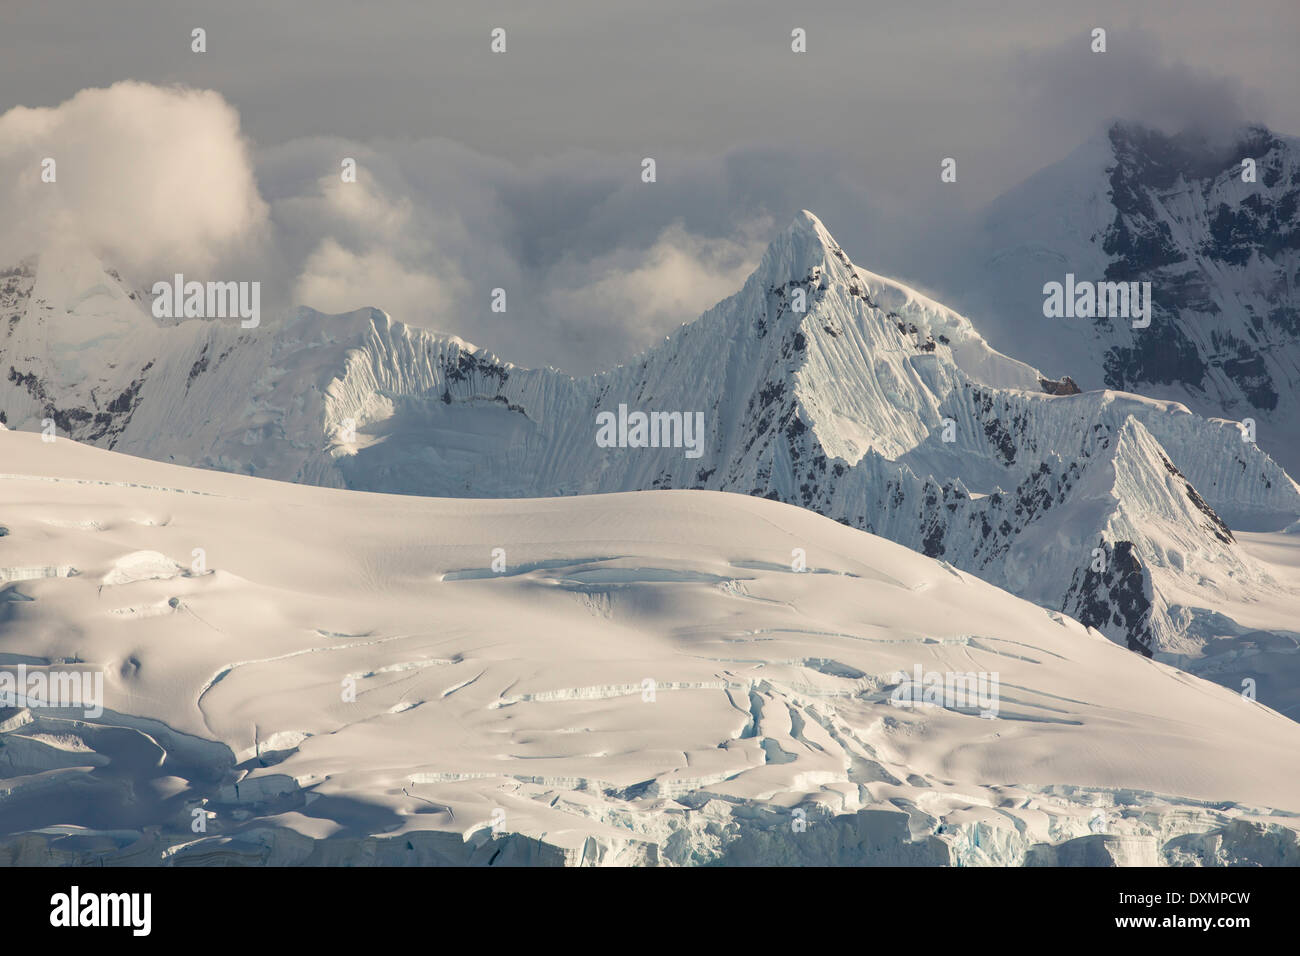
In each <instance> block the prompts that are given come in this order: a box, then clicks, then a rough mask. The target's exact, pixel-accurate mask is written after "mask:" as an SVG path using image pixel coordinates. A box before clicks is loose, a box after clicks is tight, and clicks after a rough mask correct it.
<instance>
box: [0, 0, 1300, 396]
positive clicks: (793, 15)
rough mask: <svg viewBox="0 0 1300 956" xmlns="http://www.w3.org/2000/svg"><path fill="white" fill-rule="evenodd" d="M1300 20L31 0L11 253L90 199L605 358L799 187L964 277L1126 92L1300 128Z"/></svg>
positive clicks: (277, 270)
mask: <svg viewBox="0 0 1300 956" xmlns="http://www.w3.org/2000/svg"><path fill="white" fill-rule="evenodd" d="M1098 26H1100V27H1104V28H1106V30H1107V32H1108V36H1107V41H1108V51H1107V53H1106V54H1105V55H1104V56H1103V55H1095V54H1092V53H1091V52H1090V51H1089V42H1090V37H1089V34H1090V32H1091V30H1092V29H1093V28H1094V27H1098ZM194 27H203V28H204V29H206V31H207V52H205V53H201V54H200V53H194V52H191V49H190V45H191V40H190V31H191V30H192V29H193V28H194ZM494 27H502V28H504V29H505V30H506V35H507V52H506V53H505V54H493V53H491V52H490V50H489V42H490V40H489V33H490V31H491V30H492V28H494ZM795 27H800V28H803V29H804V30H806V31H807V53H804V54H795V53H792V52H791V49H790V43H791V38H790V32H791V30H792V29H793V28H795ZM1298 37H1300V4H1298V3H1296V2H1295V0H1241V2H1233V3H1222V2H1207V0H1143V2H1141V3H1134V2H1133V0H1123V2H1114V3H1111V2H1104V3H1088V2H1082V0H1062V2H1050V0H1024V2H1021V0H1016V2H990V0H983V2H980V0H963V2H927V0H912V2H907V3H888V4H886V3H874V2H864V0H852V2H822V3H816V2H814V3H806V4H800V5H792V4H787V3H771V2H766V0H724V2H701V0H656V2H654V3H636V4H633V3H627V2H613V0H605V2H585V0H582V2H578V0H560V2H557V0H547V2H529V3H492V2H477V3H466V4H460V5H457V6H456V7H452V6H451V5H448V4H441V3H437V2H430V0H369V2H354V0H274V2H268V0H221V2H204V3H200V2H190V0H171V2H168V3H160V2H157V0H42V2H39V3H24V2H20V0H0V175H3V177H4V178H3V179H2V180H0V189H4V190H6V191H5V192H4V193H3V194H0V215H2V216H3V217H4V220H3V221H4V222H5V223H6V225H5V226H3V227H0V229H3V230H5V234H4V235H0V254H3V255H4V256H6V257H11V258H12V257H15V256H17V255H21V254H24V251H23V250H24V248H25V244H26V246H30V245H32V244H33V243H39V242H44V241H46V240H47V238H48V236H47V233H48V234H54V233H66V232H69V231H70V232H74V233H76V234H77V235H78V236H80V237H81V238H84V239H85V240H87V241H90V242H92V243H94V244H95V245H96V246H97V247H99V248H100V249H101V250H103V251H104V253H105V254H106V255H107V256H109V257H110V258H111V259H113V260H114V264H116V265H119V267H122V268H124V269H126V270H128V271H130V272H131V273H132V274H133V275H136V276H138V277H140V279H141V281H144V280H146V279H148V278H149V277H151V276H152V275H154V274H155V273H164V274H165V273H166V272H168V271H170V270H171V269H172V268H173V267H175V268H177V269H179V268H181V267H187V268H190V269H194V270H200V271H202V270H218V271H220V270H223V269H224V270H226V271H227V272H229V271H232V270H233V271H241V270H242V271H241V276H242V274H243V271H249V270H252V271H250V272H249V274H250V275H252V273H253V272H256V271H257V270H262V271H263V272H265V273H266V274H265V275H264V276H263V277H264V279H265V280H266V281H267V282H268V283H269V284H270V285H271V286H273V287H277V288H276V289H275V294H279V295H281V296H282V298H283V299H284V301H289V300H294V301H301V302H304V303H306V304H310V305H313V306H316V307H318V308H322V309H326V310H343V309H346V308H353V307H359V306H362V305H375V306H378V307H381V308H384V309H386V310H388V311H389V312H391V313H392V314H393V315H394V316H395V317H397V318H399V319H403V320H405V321H410V322H412V323H413V324H418V325H423V326H427V327H431V328H437V329H440V330H445V331H450V332H455V333H457V334H460V335H462V336H464V337H466V338H468V339H470V340H471V341H474V342H476V343H477V344H481V345H485V346H487V347H489V348H492V349H493V350H494V351H496V352H498V353H499V354H501V355H502V356H503V357H505V358H508V359H512V360H515V361H519V362H522V363H525V364H554V365H558V366H561V367H564V368H566V369H569V370H571V371H586V370H588V369H590V368H592V367H595V366H598V365H601V364H605V363H608V362H611V361H616V360H618V359H620V358H626V357H628V356H629V355H630V353H631V352H632V351H634V350H636V349H639V348H643V347H645V346H646V345H649V344H651V343H653V342H654V341H655V340H656V339H658V338H660V337H662V335H663V334H664V333H665V332H666V331H668V330H670V329H671V328H672V327H673V326H675V325H676V324H677V323H679V322H681V321H686V320H689V319H690V318H693V317H694V316H695V315H696V314H698V313H699V312H700V311H701V310H703V309H704V308H707V307H708V306H709V305H711V304H712V303H713V302H714V301H716V300H717V299H718V298H721V297H722V296H724V295H725V294H727V293H729V292H730V291H733V290H734V289H735V288H736V287H738V285H739V283H740V281H741V280H743V278H744V275H745V274H746V273H747V272H748V270H749V269H750V268H752V266H753V265H754V263H755V261H756V259H757V257H758V256H759V255H760V254H761V251H762V248H763V245H764V244H765V243H766V241H767V240H768V239H770V238H771V235H772V234H773V233H774V232H775V231H776V230H777V229H779V228H780V227H782V226H784V225H785V224H786V223H787V222H788V221H789V220H790V219H791V218H792V217H793V216H794V215H795V213H796V212H797V211H798V210H799V209H800V208H805V207H806V208H809V209H812V210H813V211H814V212H816V213H817V214H818V215H820V216H821V217H822V219H823V220H825V222H826V223H827V225H828V226H829V227H830V229H831V230H832V231H833V232H834V233H835V234H836V236H837V238H839V239H840V241H841V242H842V243H843V244H844V246H845V247H846V249H847V251H848V252H849V254H850V255H851V256H852V257H853V258H854V259H855V261H857V262H858V263H859V264H860V265H863V266H864V267H866V268H869V269H874V270H876V271H880V272H889V273H892V274H897V275H899V276H900V277H901V278H904V279H906V280H909V281H914V282H917V283H919V284H923V285H926V286H928V287H930V288H938V287H942V275H939V274H936V272H937V270H938V266H937V265H936V264H935V263H933V262H928V261H927V260H926V257H925V256H924V254H923V251H922V252H919V251H918V250H924V248H925V238H926V236H927V234H931V233H933V234H940V233H942V232H944V231H945V230H944V224H945V223H946V222H950V221H953V220H955V219H956V218H957V217H960V216H961V215H962V214H963V213H964V212H967V211H970V210H974V209H977V208H978V207H979V206H981V205H982V204H983V203H985V202H987V201H988V200H990V199H992V198H993V197H994V196H996V195H997V194H999V193H1000V192H1001V191H1003V190H1004V189H1006V188H1009V187H1010V186H1012V185H1014V184H1015V183H1017V182H1019V181H1020V180H1022V179H1024V178H1025V177H1026V176H1028V175H1029V174H1031V173H1033V172H1034V171H1036V170H1037V169H1039V168H1041V167H1042V166H1044V165H1046V164H1048V163H1050V162H1052V161H1054V160H1057V159H1059V158H1061V157H1063V156H1065V155H1066V154H1067V153H1068V152H1070V151H1071V150H1072V149H1073V148H1074V147H1076V146H1077V145H1078V144H1079V143H1081V142H1082V141H1083V140H1084V139H1086V138H1088V137H1089V136H1090V135H1092V134H1093V133H1094V132H1095V131H1096V130H1097V129H1098V128H1099V127H1100V126H1101V125H1102V124H1104V123H1105V122H1106V120H1107V119H1109V118H1112V117H1126V118H1130V119H1137V120H1142V121H1145V122H1148V123H1151V124H1154V125H1159V126H1162V127H1164V128H1167V129H1170V130H1174V129H1177V128H1179V127H1181V126H1184V125H1186V124H1188V123H1189V122H1199V123H1202V124H1204V125H1207V126H1210V127H1215V128H1218V127H1228V126H1232V125H1234V124H1236V123H1238V122H1241V121H1244V120H1250V121H1261V122H1264V123H1267V124H1268V125H1270V126H1271V127H1273V128H1274V129H1275V130H1277V131H1279V132H1282V133H1288V134H1296V133H1300V96H1298V95H1297V93H1298V92H1300V66H1298V65H1297V57H1296V55H1295V48H1296V40H1297V38H1298ZM123 81H136V82H135V83H134V84H126V83H124V82H123ZM181 87H183V88H186V89H180V88H181ZM82 91H91V92H88V93H82V95H81V96H80V97H78V98H77V99H73V98H74V97H77V94H79V93H81V92H82ZM94 91H99V92H94ZM203 91H207V92H203ZM16 107H25V108H28V109H15V108H16ZM33 108H35V109H37V112H31V110H32V109H33ZM41 108H43V109H41ZM48 155H57V156H58V157H60V168H59V169H60V176H59V182H58V192H57V193H53V192H52V190H49V189H46V190H44V191H41V190H39V189H36V188H35V187H34V186H33V182H32V179H31V177H32V174H33V171H34V170H35V169H36V168H37V167H38V166H39V159H40V158H41V157H44V156H48ZM344 156H353V157H356V158H357V159H358V160H359V161H360V164H361V174H360V175H359V177H358V182H357V183H355V184H348V185H347V186H344V185H343V184H341V183H340V182H339V176H338V168H339V167H338V164H339V161H340V159H341V158H342V157H344ZM646 156H650V157H654V158H655V159H656V161H657V163H658V178H659V181H658V182H657V183H655V184H654V185H653V186H647V185H646V184H643V183H642V182H641V181H640V162H641V159H642V158H643V157H646ZM946 156H953V157H956V158H957V160H958V182H957V184H956V185H955V186H950V187H946V188H941V186H940V183H939V179H938V167H939V162H940V160H941V159H942V158H943V157H946ZM33 164H35V165H33ZM52 197H53V198H52ZM25 251H26V252H30V251H35V250H34V249H26V250H25ZM221 274H222V275H225V273H224V272H223V273H221ZM258 274H259V275H261V274H262V273H258ZM497 286H500V287H504V288H506V289H507V291H508V294H509V308H508V311H507V313H506V315H505V316H500V315H495V316H494V315H492V314H491V313H490V311H489V309H488V303H489V290H490V289H491V288H492V287H497Z"/></svg>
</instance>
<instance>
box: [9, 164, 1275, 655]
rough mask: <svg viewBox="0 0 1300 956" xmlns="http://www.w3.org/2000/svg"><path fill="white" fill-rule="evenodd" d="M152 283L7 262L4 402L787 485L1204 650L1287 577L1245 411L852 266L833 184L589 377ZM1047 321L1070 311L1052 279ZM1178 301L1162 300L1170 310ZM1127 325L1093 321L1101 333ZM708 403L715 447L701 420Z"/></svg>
mask: <svg viewBox="0 0 1300 956" xmlns="http://www.w3.org/2000/svg"><path fill="white" fill-rule="evenodd" d="M1261 168H1266V167H1264V166H1261ZM1268 168H1271V167H1268ZM1225 188H1226V187H1225ZM1124 222H1127V220H1124ZM1124 228H1127V229H1130V232H1131V228H1132V227H1129V226H1125V227H1124ZM1252 261H1254V260H1252ZM142 298H143V297H142V294H141V293H139V292H132V291H130V290H129V289H128V288H127V287H126V285H125V284H124V283H122V282H121V281H120V279H119V277H118V276H117V275H116V274H115V273H113V272H111V271H109V270H106V269H105V268H104V267H103V265H102V264H101V263H100V262H99V261H98V260H97V259H96V258H95V257H93V256H91V255H89V254H88V253H87V252H85V251H84V250H77V249H75V248H68V247H65V248H60V249H52V250H47V251H46V252H45V253H44V254H43V255H42V256H41V257H40V258H39V259H38V260H32V261H30V262H28V263H27V264H25V265H23V266H20V267H19V268H16V269H13V270H10V271H9V272H8V273H6V274H4V276H3V278H0V421H4V422H5V423H7V425H8V427H10V428H17V429H23V430H40V429H41V428H42V422H43V421H52V422H53V423H54V424H55V427H56V428H57V433H58V434H59V435H61V436H66V437H72V438H74V439H77V440H78V441H84V442H88V443H92V444H96V445H100V446H102V447H106V448H112V449H115V450H117V451H121V452H125V453H128V454H132V455H138V456H143V457H149V458H154V459H158V460H163V461H171V462H176V463H180V464H186V465H196V466H200V467H206V468H216V469H221V470H226V471H232V472H238V473H244V474H251V475H259V476H263V477H268V478H277V479H284V480H290V481H298V482H306V483H311V484H318V485H326V486H333V487H345V488H352V489H360V490H368V491H386V492H400V493H410V494H420V495H430V496H467V497H538V496H553V495H574V494H593V493H602V492H617V491H630V490H642V489H657V488H702V489H712V490H720V491H732V492H738V493H741V494H746V495H756V496H761V497H766V498H772V499H777V500H780V501H784V502H788V503H793V504H797V505H800V506H803V507H805V508H809V509H811V510H813V511H816V512H818V513H820V514H823V515H826V516H829V517H832V518H834V519H836V520H838V521H840V522H842V523H844V524H847V525H850V526H852V527H855V528H859V529H862V530H866V531H870V532H873V533H876V534H879V535H882V536H884V537H887V538H890V539H892V540H894V541H897V542H899V543H901V544H904V545H906V546H907V547H910V548H913V549H915V550H917V551H920V552H922V553H924V554H926V555H928V556H932V557H937V558H941V559H942V560H944V561H946V562H948V563H950V564H952V565H954V566H956V567H959V568H963V569H966V570H968V571H971V572H972V573H975V574H977V575H979V576H981V577H983V578H985V579H986V580H989V581H991V582H993V583H995V584H997V585H999V586H1002V587H1005V588H1007V589H1008V590H1011V591H1012V592H1013V593H1016V594H1018V595H1020V596H1022V597H1025V598H1028V599H1030V600H1032V601H1035V602H1037V603H1040V604H1043V605H1045V606H1048V607H1051V608H1055V609H1058V610H1063V611H1065V612H1066V613H1069V614H1071V615H1073V616H1076V617H1077V618H1078V619H1079V620H1080V621H1082V622H1083V623H1084V624H1087V625H1089V626H1093V627H1096V628H1098V629H1099V630H1101V631H1102V632H1103V633H1105V634H1107V635H1108V636H1109V637H1111V638H1112V639H1114V640H1117V641H1120V642H1122V643H1124V644H1126V645H1127V646H1129V647H1130V648H1132V649H1134V650H1137V651H1141V652H1142V653H1146V654H1152V653H1170V654H1192V653H1195V652H1196V651H1197V649H1198V647H1199V646H1200V645H1201V644H1202V643H1203V638H1202V637H1199V636H1197V634H1196V632H1195V631H1194V629H1193V628H1191V626H1190V625H1191V624H1192V622H1193V621H1194V620H1195V619H1196V618H1197V617H1198V615H1199V616H1203V615H1204V614H1205V613H1206V612H1210V611H1213V609H1214V608H1215V607H1216V605H1217V603H1218V599H1219V598H1221V597H1228V596H1231V597H1233V598H1234V599H1245V600H1250V599H1252V596H1257V595H1259V596H1262V595H1267V594H1270V593H1274V592H1276V591H1278V590H1279V589H1282V588H1283V585H1282V584H1280V583H1279V582H1277V581H1275V580H1274V579H1273V577H1272V576H1271V575H1270V573H1269V571H1268V570H1267V569H1266V568H1265V567H1263V566H1261V565H1260V564H1258V563H1257V562H1255V561H1254V560H1253V559H1252V558H1251V557H1250V556H1249V555H1247V554H1246V553H1245V552H1244V551H1243V550H1242V549H1241V548H1240V547H1239V546H1238V544H1237V542H1236V540H1235V538H1234V534H1233V532H1232V530H1230V528H1231V527H1255V528H1266V527H1271V528H1278V527H1281V526H1283V525H1285V524H1288V523H1290V522H1293V521H1295V520H1296V518H1297V516H1300V488H1298V487H1297V485H1296V483H1295V482H1294V481H1292V479H1291V478H1290V477H1289V476H1288V475H1287V473H1286V472H1285V471H1284V470H1283V468H1282V467H1281V466H1280V465H1279V464H1278V463H1277V462H1276V461H1275V460H1273V458H1271V457H1270V456H1269V455H1268V454H1266V453H1265V452H1264V451H1263V450H1261V448H1260V447H1259V445H1257V444H1255V443H1252V442H1249V441H1243V436H1242V433H1241V431H1240V429H1239V427H1238V425H1237V424H1236V423H1235V422H1232V421H1227V420H1222V419H1207V418H1203V417H1200V416H1199V415H1197V414H1194V413H1192V412H1189V411H1188V410H1187V409H1186V408H1185V407H1183V406H1182V405H1180V404H1177V403H1176V402H1173V401H1169V400H1152V399H1148V398H1143V397H1139V396H1137V395H1132V394H1126V393H1122V392H1117V391H1109V390H1107V391H1086V392H1080V391H1079V390H1078V388H1077V387H1076V386H1075V385H1074V382H1073V381H1071V380H1070V379H1067V378H1050V377H1049V376H1048V375H1046V374H1044V373H1043V372H1040V371H1038V370H1037V369H1035V368H1033V367H1031V366H1029V365H1027V364H1024V363H1022V362H1019V361H1016V360H1014V359H1011V358H1008V357H1007V356H1005V355H1003V354H1001V353H999V352H997V351H995V350H994V349H993V348H991V347H990V345H989V344H988V343H986V341H985V340H984V339H983V338H982V337H981V335H980V334H979V333H978V332H977V331H976V330H975V328H974V327H973V326H972V324H971V323H970V322H969V321H968V320H967V319H965V318H964V317H962V316H961V315H958V314H957V313H955V312H953V311H952V310H950V309H948V308H945V307H944V306H942V305H940V304H939V303H937V302H935V301H933V300H931V299H929V298H927V297H925V296H923V295H920V294H919V293H917V292H915V291H913V290H911V289H909V288H907V287H906V286H903V285H900V284H899V283H897V282H894V281H891V280H889V279H886V278H884V277H881V276H878V275H874V274H872V273H870V272H867V271H865V270H862V269H859V268H858V267H856V266H855V265H854V264H853V263H852V262H850V261H849V259H848V257H847V256H846V255H845V253H844V251H843V250H842V249H841V248H840V246H839V245H838V244H837V243H836V242H835V240H834V239H833V238H832V237H831V236H830V234H829V233H828V232H827V231H826V229H825V228H824V227H823V226H822V224H821V223H820V222H819V221H818V220H817V219H816V217H814V216H813V215H812V214H810V213H803V214H802V215H800V216H799V217H797V218H796V220H795V221H794V222H793V223H792V224H791V225H790V227H789V228H787V229H786V230H785V231H784V232H782V233H781V234H780V235H779V236H778V237H777V238H776V239H775V240H774V241H773V242H772V244H771V246H770V247H769V248H768V250H767V252H766V254H765V255H764V257H763V259H762V262H761V264H760V265H759V267H758V269H757V270H756V271H755V272H754V274H753V275H751V276H750V278H749V279H748V280H747V281H746V283H745V284H744V287H743V288H742V289H741V290H740V291H739V292H737V293H736V294H735V295H733V296H731V297H730V298H728V299H726V300H725V301H723V302H722V303H720V304H719V305H717V306H716V307H714V308H713V309H711V310H710V311H709V312H707V313H705V315H703V316H702V317H701V318H700V319H699V320H698V321H696V322H694V323H691V324H689V325H685V326H683V327H682V328H681V329H679V330H678V331H677V332H676V333H674V334H673V335H671V336H669V337H668V339H667V340H666V341H665V342H663V343H662V344H660V345H658V346H656V347H655V348H652V349H650V350H649V351H647V352H646V353H644V354H642V355H640V356H638V357H636V358H635V359H634V360H632V361H631V362H629V363H628V364H626V365H622V366H619V367H617V368H614V369H611V370H609V371H607V372H603V373H601V374H598V375H594V376H591V377H587V378H574V377H572V376H569V375H566V374H563V373H561V372H558V371H555V370H552V369H543V370H538V369H531V370H530V369H522V368H518V367H516V366H514V365H511V364H509V363H508V362H504V361H502V360H500V359H498V358H496V357H495V356H493V355H492V354H490V353H488V352H486V351H484V350H481V349H476V348H475V347H473V346H471V345H469V344H468V343H466V342H464V341H462V340H460V339H457V338H455V337H450V336H445V335H439V334H435V333H432V332H428V331H424V330H420V329H415V328H412V327H409V326H406V325H403V324H402V323H400V322H397V321H394V320H393V319H391V318H390V317H389V316H388V315H386V314H385V313H383V312H380V311H378V310H373V309H365V310H360V311H357V312H353V313H348V314H344V315H333V316H328V315H322V314H320V313H317V312H314V311H312V310H309V309H299V310H298V311H297V312H296V313H294V314H293V315H290V316H286V317H283V318H282V319H280V320H279V321H275V320H270V321H267V322H264V324H263V326H262V327H261V328H257V329H249V330H244V329H241V328H240V327H239V323H238V321H237V320H205V319H190V320H183V321H179V322H177V321H172V320H168V321H166V322H165V323H160V322H158V321H156V320H154V319H153V318H152V316H151V315H150V312H149V309H148V308H147V306H146V305H145V304H144V303H143V302H142ZM1160 301H1162V300H1161V299H1160V298H1159V297H1158V298H1157V302H1160ZM1163 301H1165V302H1166V303H1167V301H1168V300H1163ZM1040 303H1041V299H1040ZM1162 308H1167V306H1162ZM1037 321H1038V322H1039V323H1043V324H1044V325H1052V324H1055V325H1056V326H1058V327H1059V325H1060V323H1062V322H1064V321H1069V320H1049V319H1045V318H1043V317H1042V316H1041V308H1040V315H1039V316H1038V318H1037ZM1083 321H1086V320H1083ZM1176 321H1177V319H1171V318H1170V317H1169V314H1168V313H1167V312H1161V311H1159V309H1158V310H1157V313H1156V320H1155V322H1154V323H1153V324H1152V326H1151V328H1150V329H1147V330H1145V331H1146V332H1151V331H1153V330H1157V329H1160V328H1163V327H1165V326H1167V325H1169V324H1170V323H1172V322H1176ZM1104 329H1105V327H1104V326H1097V325H1094V328H1093V331H1092V333H1090V334H1091V335H1093V336H1094V338H1096V339H1097V341H1098V343H1099V344H1098V347H1099V348H1100V343H1101V337H1102V335H1103V331H1104ZM1134 334H1135V335H1137V334H1141V333H1139V332H1135V333H1134ZM1158 334H1168V333H1158ZM1123 340H1124V341H1132V340H1130V339H1128V338H1125V339H1123ZM1071 341H1073V340H1071ZM1066 351H1067V352H1068V351H1069V350H1068V349H1067V350H1066ZM1086 354H1087V353H1086V352H1084V351H1083V350H1082V349H1081V350H1080V351H1079V355H1078V357H1079V358H1080V364H1082V358H1083V357H1086ZM1074 357H1075V356H1073V355H1072V356H1071V358H1074ZM1066 366H1068V370H1069V371H1070V374H1071V376H1072V377H1074V378H1075V379H1077V380H1078V381H1080V382H1082V383H1083V384H1084V385H1087V384H1090V379H1089V378H1088V375H1087V374H1086V368H1085V369H1084V370H1082V371H1081V370H1080V369H1079V368H1075V367H1074V365H1072V364H1070V362H1068V361H1067V362H1064V363H1061V367H1062V368H1065V367H1066ZM1139 367H1143V368H1144V367H1146V366H1140V365H1135V366H1134V368H1135V369H1136V368H1139ZM1134 374H1136V373H1134ZM1207 374H1208V373H1207ZM1224 374H1225V375H1226V374H1227V373H1226V372H1225V373H1224ZM1282 387H1283V388H1285V387H1287V386H1285V385H1283V386H1282ZM1288 400H1289V399H1288ZM1279 401H1280V400H1279ZM700 414H702V416H703V418H702V421H703V434H702V435H701V436H693V437H694V438H698V439H699V440H700V444H699V447H698V448H696V449H695V450H694V451H692V449H691V448H689V447H687V443H686V441H685V439H686V438H687V437H688V436H686V435H685V434H682V435H680V436H679V435H678V432H677V431H676V429H677V427H678V423H681V426H682V427H683V429H684V428H685V426H686V425H688V424H692V423H694V422H695V421H696V420H697V415H700ZM638 415H644V416H646V423H647V429H646V434H645V439H646V441H647V443H650V442H651V441H652V440H658V439H663V440H662V441H661V442H660V441H655V443H658V444H664V445H668V446H669V447H636V446H637V444H638V443H639V440H640V439H641V438H642V434H641V432H640V431H638V425H639V423H640V419H639V418H638V417H637V416H638ZM602 422H604V423H605V424H607V425H608V424H609V423H611V422H613V423H614V431H613V432H607V433H606V436H605V437H606V438H607V439H610V440H606V441H598V433H599V432H600V430H601V427H602ZM651 425H653V431H654V434H653V439H651V437H650V426H651ZM1263 427H1264V426H1261V428H1263ZM611 441H612V444H613V445H614V447H604V446H606V445H609V444H611Z"/></svg>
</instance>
